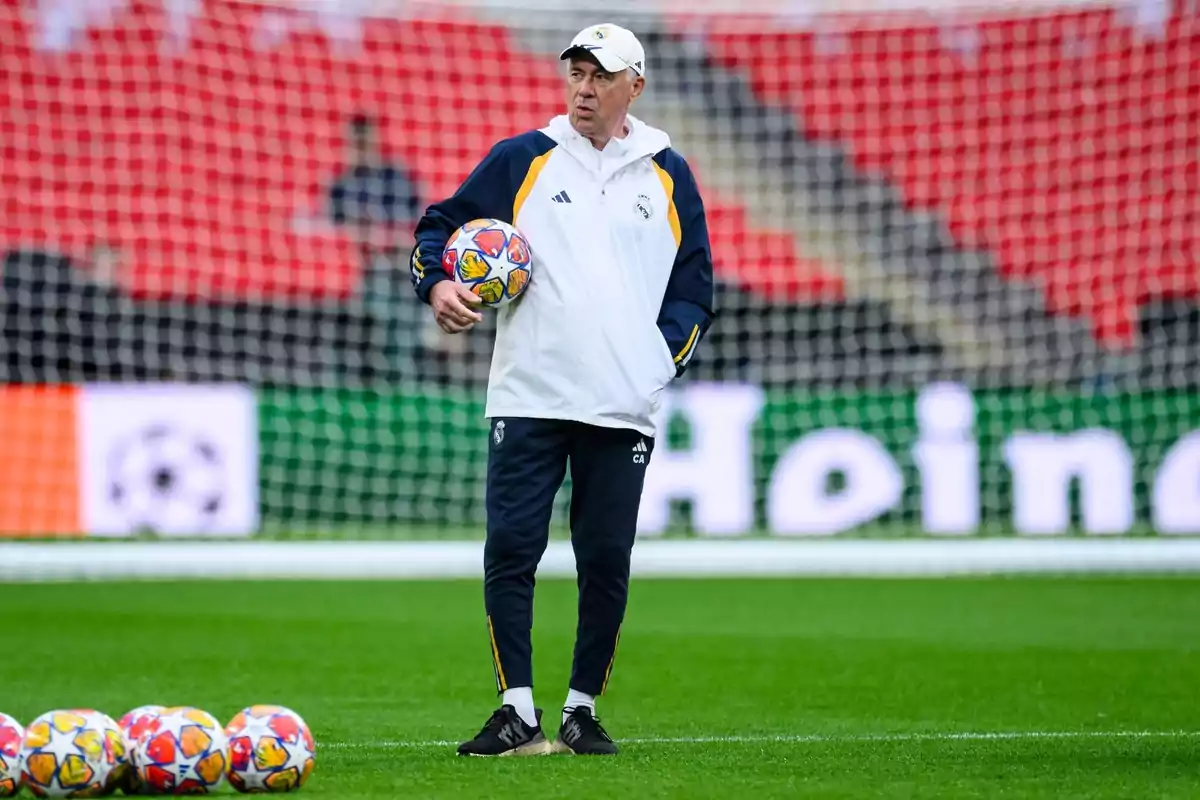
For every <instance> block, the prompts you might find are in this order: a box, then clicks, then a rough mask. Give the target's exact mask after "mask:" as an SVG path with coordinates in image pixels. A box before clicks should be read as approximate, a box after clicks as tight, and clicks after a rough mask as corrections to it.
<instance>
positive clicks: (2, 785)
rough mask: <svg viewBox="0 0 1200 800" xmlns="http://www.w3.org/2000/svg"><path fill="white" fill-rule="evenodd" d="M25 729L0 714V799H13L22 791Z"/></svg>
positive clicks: (5, 715)
mask: <svg viewBox="0 0 1200 800" xmlns="http://www.w3.org/2000/svg"><path fill="white" fill-rule="evenodd" d="M24 741H25V729H24V728H22V727H21V723H19V722H17V721H16V720H15V719H13V718H12V717H10V716H8V715H7V714H0V797H12V796H13V795H14V794H16V793H17V792H18V791H20V789H21V743H22V742H24Z"/></svg>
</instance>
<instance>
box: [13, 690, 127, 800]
mask: <svg viewBox="0 0 1200 800" xmlns="http://www.w3.org/2000/svg"><path fill="white" fill-rule="evenodd" d="M127 768H128V761H127V759H126V756H125V743H124V741H123V740H122V739H121V732H120V730H119V729H118V728H117V723H115V722H113V720H112V718H111V717H109V716H108V715H107V714H104V713H102V712H99V711H96V710H94V709H64V710H56V711H47V712H46V713H45V714H42V715H41V716H40V717H38V718H37V719H35V720H34V721H33V722H31V723H29V727H28V728H26V729H25V739H24V745H23V746H22V748H21V780H22V781H24V783H25V785H26V786H27V787H29V791H30V792H32V793H33V794H34V795H36V796H37V797H100V796H102V795H106V794H110V793H112V792H113V791H114V790H115V789H116V787H117V783H118V782H119V781H120V780H121V779H122V778H123V777H124V770H125V769H127Z"/></svg>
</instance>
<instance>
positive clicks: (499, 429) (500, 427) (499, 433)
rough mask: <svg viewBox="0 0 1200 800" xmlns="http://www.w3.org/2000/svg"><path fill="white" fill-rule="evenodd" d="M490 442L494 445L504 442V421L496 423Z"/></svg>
mask: <svg viewBox="0 0 1200 800" xmlns="http://www.w3.org/2000/svg"><path fill="white" fill-rule="evenodd" d="M492 441H493V442H495V443H496V444H500V443H501V442H503V441H504V420H500V421H499V422H497V423H496V429H495V430H494V431H493V432H492Z"/></svg>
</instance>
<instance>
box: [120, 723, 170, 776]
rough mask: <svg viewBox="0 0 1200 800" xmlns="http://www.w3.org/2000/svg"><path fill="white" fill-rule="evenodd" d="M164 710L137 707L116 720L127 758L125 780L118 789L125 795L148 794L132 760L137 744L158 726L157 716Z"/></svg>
mask: <svg viewBox="0 0 1200 800" xmlns="http://www.w3.org/2000/svg"><path fill="white" fill-rule="evenodd" d="M166 710H167V707H166V706H158V705H149V706H138V707H137V708H135V709H133V710H132V711H127V712H126V713H125V714H124V716H122V717H121V718H120V719H119V720H117V728H118V729H120V731H121V738H122V739H123V740H124V742H125V752H126V754H128V756H129V768H128V769H127V770H125V778H124V780H123V781H122V782H121V784H120V789H121V791H123V792H124V793H125V794H130V795H136V794H148V793H149V790H148V787H147V786H146V784H145V782H144V781H142V778H141V776H140V775H139V774H138V770H137V763H136V761H135V760H134V758H135V753H136V751H137V742H138V739H140V738H142V736H143V735H144V734H145V733H146V732H147V731H150V730H152V729H153V728H154V726H155V725H157V724H158V718H159V716H160V715H161V714H162V713H163V712H164V711H166Z"/></svg>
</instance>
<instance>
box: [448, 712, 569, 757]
mask: <svg viewBox="0 0 1200 800" xmlns="http://www.w3.org/2000/svg"><path fill="white" fill-rule="evenodd" d="M536 711H537V722H538V724H537V726H536V727H530V726H528V725H526V724H525V720H523V719H521V716H520V715H519V714H517V710H516V709H515V708H513V707H512V706H501V707H500V708H498V709H496V710H495V711H494V712H493V713H492V716H490V717H488V721H487V722H486V723H484V726H483V728H482V729H481V730H480V731H479V733H478V734H476V736H475V738H474V739H472V740H471V741H469V742H463V743H462V744H460V745H459V746H458V754H459V755H460V756H540V755H545V754H547V753H549V752H551V747H550V742H549V741H548V740H547V739H546V737H545V735H543V734H542V710H541V709H540V708H539V709H537V710H536Z"/></svg>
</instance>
